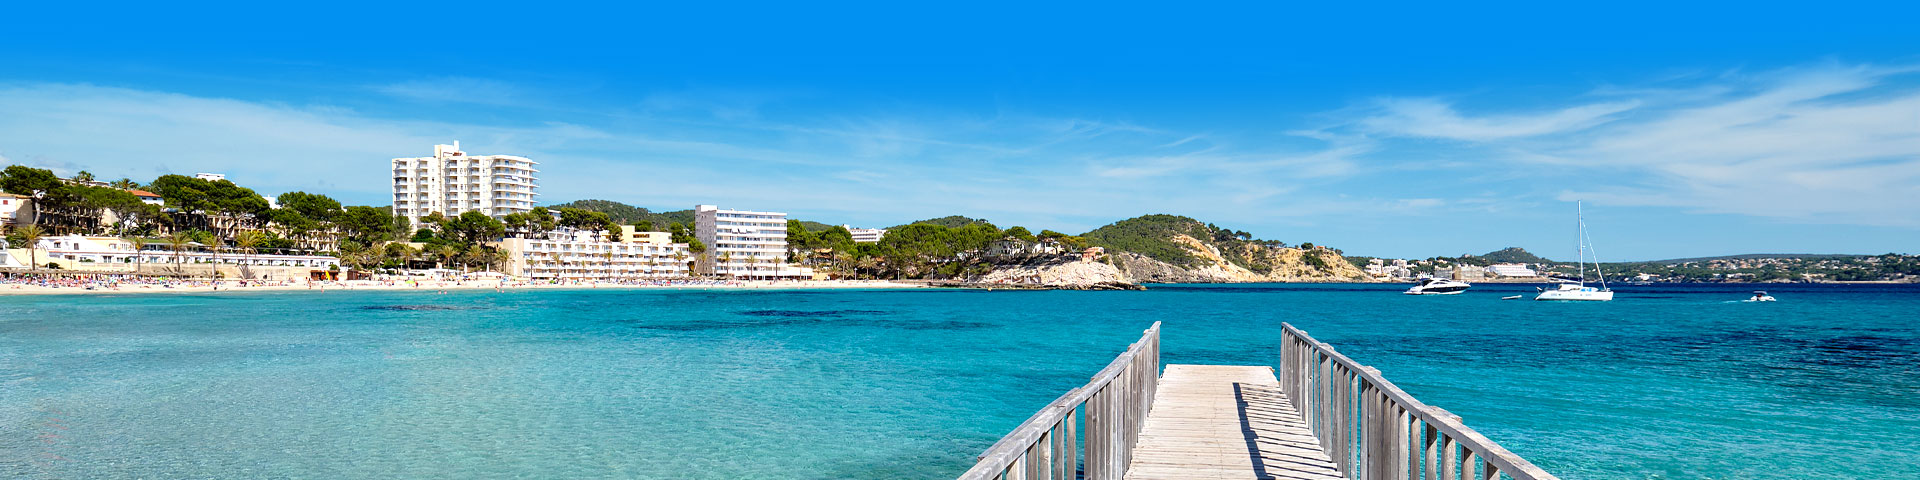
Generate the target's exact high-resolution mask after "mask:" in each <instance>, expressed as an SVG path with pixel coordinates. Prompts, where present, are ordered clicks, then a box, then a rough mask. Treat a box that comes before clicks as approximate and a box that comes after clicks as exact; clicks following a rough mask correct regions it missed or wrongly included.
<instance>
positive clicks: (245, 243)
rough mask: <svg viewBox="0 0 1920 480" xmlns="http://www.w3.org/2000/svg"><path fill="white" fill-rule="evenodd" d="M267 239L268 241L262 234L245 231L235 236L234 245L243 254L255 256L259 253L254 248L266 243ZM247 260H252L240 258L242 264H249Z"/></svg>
mask: <svg viewBox="0 0 1920 480" xmlns="http://www.w3.org/2000/svg"><path fill="white" fill-rule="evenodd" d="M266 239H267V238H266V236H265V235H261V234H260V232H258V231H254V230H245V231H242V232H240V233H236V234H234V235H233V245H234V246H236V247H240V251H242V252H245V253H248V254H255V253H258V252H257V251H256V250H254V247H257V246H260V242H263V241H266ZM247 260H250V259H249V258H247V257H245V256H242V257H241V258H240V263H242V264H244V263H247Z"/></svg>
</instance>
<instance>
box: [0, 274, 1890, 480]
mask: <svg viewBox="0 0 1920 480" xmlns="http://www.w3.org/2000/svg"><path fill="white" fill-rule="evenodd" d="M1401 288H1404V286H1390V285H1378V286H1367V285H1231V286H1159V287H1157V288H1155V289H1153V290H1151V291H1146V292H972V291H846V292H826V291H804V292H738V291H730V292H702V291H613V290H578V291H541V292H510V293H505V294H496V293H492V292H485V293H480V292H474V293H455V294H447V295H436V294H432V293H424V292H390V293H377V292H354V293H352V294H342V293H340V292H330V293H325V294H319V293H306V292H300V293H258V294H231V295H217V296H215V295H208V296H184V295H128V296H74V297H39V298H25V297H10V298H7V297H0V477H4V478H419V477H429V478H501V477H525V478H823V479H825V478H833V479H837V478H943V477H949V478H950V477H952V476H953V475H956V474H958V473H959V472H960V471H962V470H964V469H965V468H966V467H967V466H968V465H970V463H971V459H972V457H973V455H975V454H977V453H979V452H980V451H981V450H983V449H985V448H986V447H987V446H988V445H989V444H991V443H993V441H994V440H996V439H998V438H999V437H1000V435H1002V434H1005V433H1006V432H1007V431H1008V430H1009V429H1011V428H1012V427H1013V426H1014V425H1015V424H1017V423H1019V422H1020V421H1021V420H1024V419H1025V418H1026V416H1027V415H1029V414H1031V413H1033V411H1034V410H1035V409H1036V408H1038V407H1039V406H1041V405H1042V404H1044V403H1046V402H1047V401H1049V400H1051V399H1052V398H1053V397H1055V396H1057V395H1058V394H1060V393H1061V392H1063V391H1065V390H1066V389H1068V388H1071V387H1074V386H1078V385H1079V384H1080V383H1081V382H1084V381H1085V380H1086V378H1087V377H1088V376H1089V375H1091V374H1092V373H1093V372H1094V371H1095V370H1098V369H1099V368H1100V367H1101V366H1103V365H1104V364H1105V363H1106V362H1107V361H1108V360H1110V359H1111V358H1112V356H1113V355H1115V354H1117V353H1119V351H1120V350H1121V349H1123V348H1125V346H1126V344H1127V343H1128V342H1131V341H1132V340H1134V339H1135V338H1137V337H1138V335H1139V333H1140V331H1141V330H1142V329H1144V328H1146V327H1147V326H1148V325H1149V324H1151V323H1152V322H1153V321H1155V320H1160V321H1164V322H1166V323H1165V327H1164V328H1165V333H1164V337H1163V342H1164V346H1163V348H1164V350H1165V357H1164V360H1165V361H1166V362H1167V363H1218V364H1265V365H1272V364H1275V363H1276V362H1277V361H1278V360H1277V357H1276V348H1277V347H1276V346H1277V345H1278V344H1279V341H1278V340H1279V325H1280V323H1281V322H1292V323H1294V324H1295V325H1299V326H1300V327H1302V328H1304V329H1306V330H1307V331H1308V332H1309V333H1312V334H1313V335H1314V336H1316V337H1318V338H1319V339H1321V340H1324V341H1326V342H1329V343H1331V344H1334V345H1335V346H1336V347H1338V348H1339V349H1340V350H1341V351H1342V352H1344V353H1347V354H1348V355H1350V356H1352V357H1354V358H1355V359H1357V360H1359V361H1361V362H1363V363H1366V364H1369V365H1373V366H1376V367H1379V368H1380V369H1381V370H1382V371H1383V373H1384V374H1385V375H1386V377H1387V378H1388V379H1390V380H1393V381H1395V382H1396V383H1398V384H1399V385H1400V386H1401V387H1403V388H1405V389H1406V390H1407V391H1409V392H1411V393H1413V394H1414V395H1415V396H1417V397H1419V398H1420V399H1422V400H1423V401H1426V402H1427V403H1429V404H1432V405H1435V406H1439V407H1441V408H1445V409H1447V410H1449V411H1452V412H1454V413H1456V414H1459V415H1461V416H1463V417H1465V419H1466V422H1467V424H1468V425H1470V426H1473V427H1475V428H1476V429H1478V430H1480V431H1481V432H1482V433H1484V434H1486V435H1487V436H1488V437H1490V438H1492V439H1494V440H1495V441H1498V442H1500V443H1502V444H1503V445H1505V446H1507V447H1508V448H1510V449H1512V450H1513V451H1515V452H1518V453H1520V454H1521V455H1524V456H1526V457H1527V458H1528V459H1530V460H1532V461H1533V462H1534V463H1536V464H1538V465H1540V466H1541V467H1544V468H1545V469H1547V470H1548V471H1550V472H1554V473H1556V474H1558V475H1560V476H1561V477H1562V478H1569V479H1580V478H1600V479H1616V478H1617V479H1648V478H1661V479H1693V478H1714V479H1742V478H1755V479H1759V478H1769V479H1801V478H1920V288H1916V287H1914V286H1877V285H1876V286H1826V285H1811V286H1782V285H1768V286H1765V287H1763V288H1764V289H1766V290H1768V291H1770V292H1772V293H1773V294H1774V296H1776V297H1779V298H1780V301H1779V302H1776V303H1771V304H1754V303H1740V302H1738V301H1737V300H1739V299H1742V298H1744V297H1745V296H1747V295H1749V292H1750V291H1751V290H1753V289H1754V287H1750V286H1737V285H1736V286H1724V285H1718V286H1716V285H1680V286H1671V285H1660V286H1619V287H1618V289H1617V290H1618V291H1619V298H1618V300H1616V301H1614V302H1611V303H1596V304H1576V303H1539V302H1532V301H1518V300H1515V301H1502V300H1499V297H1500V296H1502V295H1510V294H1519V293H1523V292H1531V291H1532V288H1533V287H1531V286H1501V285H1480V286H1476V287H1475V288H1474V289H1473V290H1472V291H1470V292H1468V293H1467V294H1464V295H1458V296H1451V297H1412V296H1405V295H1399V294H1398V290H1399V289H1401ZM1529 298H1531V297H1530V296H1529Z"/></svg>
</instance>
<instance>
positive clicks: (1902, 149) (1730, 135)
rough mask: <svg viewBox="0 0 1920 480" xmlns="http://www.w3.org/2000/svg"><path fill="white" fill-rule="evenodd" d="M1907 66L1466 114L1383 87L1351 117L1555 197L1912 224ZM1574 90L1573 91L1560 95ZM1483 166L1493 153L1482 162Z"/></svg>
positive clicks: (1913, 130)
mask: <svg viewBox="0 0 1920 480" xmlns="http://www.w3.org/2000/svg"><path fill="white" fill-rule="evenodd" d="M1911 71H1912V69H1909V68H1904V67H1896V68H1887V67H1875V66H1864V65H1856V66H1844V65H1832V64H1827V65H1817V66H1809V67H1801V68H1795V69H1787V70H1782V71H1775V72H1764V73H1757V74H1742V73H1728V74H1725V75H1720V76H1715V77H1710V78H1706V79H1701V80H1692V81H1693V82H1700V83H1692V84H1686V85H1680V86H1664V85H1663V86H1654V87H1647V88H1621V87H1608V88H1606V89H1603V90H1601V91H1600V92H1598V93H1595V95H1602V96H1610V97H1616V99H1614V100H1610V101H1606V102H1601V103H1590V102H1589V103H1578V104H1575V105H1574V106H1571V107H1566V108H1562V109H1558V110H1551V111H1549V112H1548V113H1516V114H1499V113H1495V114H1488V115H1484V116H1463V115H1460V114H1457V113H1455V111H1454V109H1453V108H1452V107H1451V106H1450V105H1448V104H1445V103H1441V102H1438V101H1435V100H1430V99H1416V100H1409V101H1400V100H1389V101H1386V102H1384V103H1383V104H1384V105H1388V107H1386V108H1387V110H1388V113H1386V114H1380V115H1375V116H1370V117H1366V118H1362V119H1360V120H1358V123H1359V124H1360V125H1362V126H1363V127H1364V128H1365V129H1367V131H1369V132H1370V133H1373V134H1375V135H1378V136H1382V137H1409V138H1431V137H1438V138H1450V139H1455V140H1461V141H1465V142H1467V144H1468V145H1469V146H1470V148H1472V149H1474V150H1476V151H1478V152H1481V153H1482V154H1484V155H1486V156H1487V157H1489V158H1492V159H1494V160H1496V161H1498V162H1506V163H1510V164H1519V165H1522V166H1520V167H1507V168H1517V169H1521V171H1523V172H1530V173H1523V174H1521V175H1520V176H1521V177H1523V178H1524V177H1531V178H1533V179H1535V180H1536V181H1541V180H1548V181H1560V182H1566V181H1568V180H1570V179H1571V180H1574V181H1573V183H1563V184H1562V185H1563V186H1562V188H1563V190H1562V191H1561V192H1560V193H1559V194H1558V195H1557V196H1558V197H1559V198H1562V199H1567V200H1571V199H1577V198H1584V199H1588V200H1598V201H1604V202H1607V203H1611V204H1616V205H1634V206H1658V207H1678V208H1683V209H1686V210H1689V211H1693V212H1703V213H1719V214H1737V215H1747V216H1758V217H1768V218H1778V219H1783V220H1789V221H1796V222H1811V223H1840V224H1856V225H1888V226H1905V227H1912V226H1920V89H1916V88H1914V87H1913V86H1912V82H1899V81H1894V80H1895V79H1896V78H1897V77H1899V76H1901V75H1904V74H1907V73H1909V72H1911ZM1577 101H1578V99H1569V103H1574V102H1577ZM1483 167H1493V165H1483Z"/></svg>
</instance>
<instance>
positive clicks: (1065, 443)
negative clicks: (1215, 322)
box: [960, 322, 1160, 480]
mask: <svg viewBox="0 0 1920 480" xmlns="http://www.w3.org/2000/svg"><path fill="white" fill-rule="evenodd" d="M1159 383H1160V322H1153V327H1152V328H1148V329H1147V331H1146V334H1145V335H1142V336H1140V340H1139V341H1136V342H1133V345H1131V346H1128V347H1127V351H1126V353H1122V354H1120V356H1119V357H1115V358H1114V359H1113V362H1112V363H1109V364H1107V368H1103V369H1101V370H1100V373H1096V374H1094V375H1093V379H1092V380H1090V381H1088V382H1087V384H1086V385H1085V386H1081V387H1078V388H1074V389H1072V390H1068V391H1067V393H1066V394H1065V395H1061V396H1060V398H1057V399H1054V401H1053V402H1052V403H1048V404H1047V406H1046V407H1044V408H1041V409H1040V411H1039V413H1035V414H1033V416H1032V417H1030V418H1028V419H1027V421H1026V422H1024V423H1021V424H1020V426H1018V427H1014V429H1013V433H1008V434H1007V436H1005V437H1002V438H1001V439H1000V441H999V442H995V443H994V444H993V446H992V447H988V448H987V451H986V452H984V453H981V454H980V457H979V458H978V461H979V463H976V464H974V466H973V468H972V469H970V470H967V473H964V474H961V475H960V478H961V479H962V480H987V479H1006V480H1071V479H1075V478H1085V479H1087V480H1109V479H1111V480H1119V479H1120V478H1121V476H1122V475H1125V474H1126V471H1127V463H1128V462H1129V461H1131V460H1133V444H1134V441H1135V440H1138V439H1139V438H1140V425H1141V424H1142V423H1145V422H1146V420H1147V411H1148V410H1150V409H1151V408H1152V407H1153V394H1154V389H1155V388H1156V387H1157V386H1158V384H1159ZM1083 416H1084V418H1085V420H1086V421H1085V422H1084V428H1083V426H1082V425H1081V423H1082V422H1081V421H1080V420H1081V418H1083ZM1083 432H1084V434H1085V438H1081V434H1082V433H1083ZM1083 459H1084V462H1085V463H1084V465H1083V464H1082V463H1081V462H1082V460H1083ZM1082 475H1084V476H1082Z"/></svg>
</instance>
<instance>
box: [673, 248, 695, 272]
mask: <svg viewBox="0 0 1920 480" xmlns="http://www.w3.org/2000/svg"><path fill="white" fill-rule="evenodd" d="M673 261H674V262H675V264H676V265H680V266H683V267H687V273H693V267H692V266H690V265H687V252H673Z"/></svg>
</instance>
